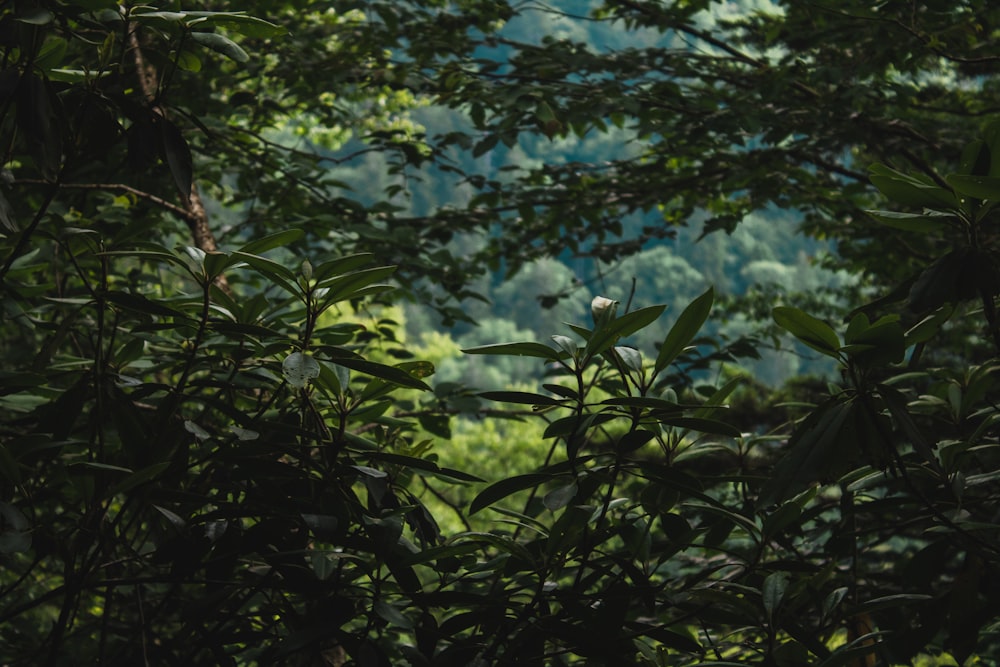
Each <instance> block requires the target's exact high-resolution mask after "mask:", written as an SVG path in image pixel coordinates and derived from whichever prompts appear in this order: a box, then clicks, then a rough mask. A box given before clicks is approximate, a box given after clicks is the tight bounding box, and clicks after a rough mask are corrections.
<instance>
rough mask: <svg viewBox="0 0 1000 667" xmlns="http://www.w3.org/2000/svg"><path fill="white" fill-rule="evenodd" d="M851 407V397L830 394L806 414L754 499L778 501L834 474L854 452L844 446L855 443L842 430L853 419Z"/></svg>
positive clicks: (852, 445)
mask: <svg viewBox="0 0 1000 667" xmlns="http://www.w3.org/2000/svg"><path fill="white" fill-rule="evenodd" d="M854 410H855V405H854V402H853V401H844V400H840V399H839V398H834V399H830V400H828V401H827V402H826V403H824V404H822V405H821V406H819V407H818V408H816V409H815V410H813V412H811V413H810V414H809V416H808V417H806V420H805V421H804V422H802V423H801V424H800V425H799V426H798V428H796V430H795V432H794V433H793V434H792V437H791V439H790V440H789V443H788V451H787V453H785V455H784V456H783V457H782V458H781V460H780V461H779V462H778V464H777V465H776V466H775V467H774V470H773V472H772V474H771V476H770V479H769V480H768V481H767V483H766V484H765V485H764V488H763V489H761V492H760V497H759V500H758V502H759V503H760V506H761V507H766V506H768V505H771V504H777V503H782V502H783V501H785V500H786V499H788V498H790V497H791V496H794V495H795V494H797V493H799V492H800V491H802V490H803V489H804V488H806V487H807V486H808V485H810V484H812V483H814V482H816V481H819V480H821V479H833V478H836V477H837V476H839V474H838V473H839V471H841V470H842V468H844V467H846V466H848V465H850V463H851V460H852V458H854V455H855V454H856V452H851V451H849V450H846V448H847V447H854V448H856V447H857V443H856V442H854V441H853V440H852V441H850V442H848V441H847V439H846V438H843V437H842V432H843V431H844V429H845V426H846V425H847V424H848V422H849V421H852V420H853V419H854Z"/></svg>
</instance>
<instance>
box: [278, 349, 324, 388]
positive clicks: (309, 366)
mask: <svg viewBox="0 0 1000 667" xmlns="http://www.w3.org/2000/svg"><path fill="white" fill-rule="evenodd" d="M319 370H320V369H319V362H318V361H316V360H315V359H314V358H313V357H312V355H306V354H303V353H301V352H292V353H291V354H290V355H288V356H287V357H285V360H284V361H283V362H281V373H282V375H284V376H285V380H287V381H288V384H290V385H292V386H293V387H296V388H298V389H302V388H303V387H305V386H306V385H307V384H309V381H310V380H314V379H316V378H318V377H319Z"/></svg>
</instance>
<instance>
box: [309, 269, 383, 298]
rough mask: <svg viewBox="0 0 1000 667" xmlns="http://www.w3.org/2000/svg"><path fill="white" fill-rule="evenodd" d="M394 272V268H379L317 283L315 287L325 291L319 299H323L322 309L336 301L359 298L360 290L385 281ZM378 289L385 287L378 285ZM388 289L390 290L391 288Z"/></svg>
mask: <svg viewBox="0 0 1000 667" xmlns="http://www.w3.org/2000/svg"><path fill="white" fill-rule="evenodd" d="M395 271H396V267H395V266H379V267H375V268H371V269H363V270H361V271H356V272H354V273H349V274H347V275H343V276H334V277H332V278H327V279H325V280H323V281H321V282H318V283H317V284H316V287H318V288H322V289H326V290H327V292H326V293H325V294H323V295H322V297H321V298H322V299H323V304H324V307H328V306H330V305H332V304H334V303H337V302H338V301H347V300H349V299H354V298H357V297H358V296H361V294H360V292H361V290H362V289H364V288H366V287H369V286H372V285H373V283H377V282H378V281H380V280H385V279H386V278H388V277H390V276H391V275H392V274H393V273H395ZM379 287H380V289H384V288H385V287H387V286H382V285H380V286H379ZM388 287H389V288H390V289H391V286H388Z"/></svg>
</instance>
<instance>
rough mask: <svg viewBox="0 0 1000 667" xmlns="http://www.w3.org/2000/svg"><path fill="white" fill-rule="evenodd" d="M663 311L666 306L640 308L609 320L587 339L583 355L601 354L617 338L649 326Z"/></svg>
mask: <svg viewBox="0 0 1000 667" xmlns="http://www.w3.org/2000/svg"><path fill="white" fill-rule="evenodd" d="M664 310H666V306H649V307H648V308H640V309H639V310H634V311H632V312H631V313H626V314H624V315H622V316H621V317H618V318H616V319H613V320H610V321H609V322H608V323H607V325H606V326H605V325H602V326H598V327H597V328H596V329H594V331H593V333H592V334H591V336H590V338H588V339H587V346H586V348H585V353H586V354H588V355H590V356H592V357H593V356H596V355H598V354H601V353H602V352H604V351H605V350H607V349H609V348H610V347H612V346H613V345H614V344H615V342H616V341H617V340H618V339H619V338H625V337H627V336H630V335H632V334H633V333H635V332H636V331H639V330H640V329H642V328H643V327H646V326H649V325H650V324H651V323H653V322H654V321H656V318H658V317H659V316H660V315H661V314H663V311H664Z"/></svg>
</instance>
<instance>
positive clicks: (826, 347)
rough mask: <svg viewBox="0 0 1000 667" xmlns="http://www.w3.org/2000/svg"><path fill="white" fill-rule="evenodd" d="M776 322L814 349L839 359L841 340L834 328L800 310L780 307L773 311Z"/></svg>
mask: <svg viewBox="0 0 1000 667" xmlns="http://www.w3.org/2000/svg"><path fill="white" fill-rule="evenodd" d="M771 312H772V314H773V316H774V321H775V322H777V324H778V326H780V327H781V328H782V329H785V330H786V331H788V332H789V333H790V334H792V335H793V336H795V337H796V338H798V339H799V340H800V341H802V342H803V343H805V344H806V345H808V346H809V347H811V348H812V349H814V350H816V351H818V352H822V353H823V354H825V355H827V356H828V357H833V358H835V359H836V358H837V351H838V350H839V349H840V339H839V338H837V334H836V332H835V331H834V330H833V328H832V327H831V326H830V325H829V324H827V323H826V322H823V321H822V320H818V319H816V318H815V317H813V316H812V315H809V314H808V313H805V312H803V311H801V310H799V309H798V308H790V307H787V306H779V307H777V308H775V309H774V310H773V311H771Z"/></svg>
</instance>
